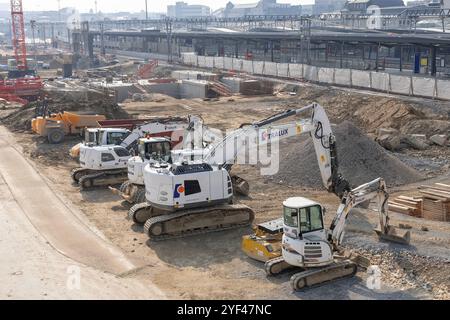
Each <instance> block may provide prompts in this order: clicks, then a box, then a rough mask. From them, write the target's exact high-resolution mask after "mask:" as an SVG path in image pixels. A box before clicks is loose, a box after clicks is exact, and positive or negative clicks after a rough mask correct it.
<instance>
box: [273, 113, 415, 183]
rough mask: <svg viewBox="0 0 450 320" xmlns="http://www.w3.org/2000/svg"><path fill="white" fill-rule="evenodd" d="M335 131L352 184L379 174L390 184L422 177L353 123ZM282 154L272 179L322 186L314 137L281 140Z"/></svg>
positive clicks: (345, 172) (343, 168) (343, 167)
mask: <svg viewBox="0 0 450 320" xmlns="http://www.w3.org/2000/svg"><path fill="white" fill-rule="evenodd" d="M334 134H335V135H336V141H337V146H338V160H339V168H340V169H339V170H340V172H341V173H342V174H343V176H344V177H345V178H346V179H347V180H348V181H349V182H350V183H351V185H352V186H353V187H356V186H358V185H361V184H363V183H366V182H369V181H371V180H373V179H376V178H378V177H383V178H384V179H385V180H386V183H387V184H388V185H390V186H395V185H402V184H407V183H412V182H416V181H419V180H421V179H423V177H422V175H421V174H420V173H419V172H417V171H416V170H414V169H412V168H410V167H408V166H407V165H406V164H404V163H403V162H401V161H400V160H399V159H397V158H395V157H394V156H392V155H391V154H389V153H388V152H387V151H386V150H384V149H383V148H382V147H380V146H379V145H378V144H377V143H376V142H374V141H373V140H372V139H370V138H369V137H368V136H366V135H365V134H363V133H362V132H361V131H360V130H359V129H358V128H357V127H355V126H354V125H353V124H352V123H350V122H348V121H344V122H343V123H341V124H340V125H339V126H337V127H335V128H334ZM280 154H281V155H282V156H281V159H280V170H279V172H278V174H277V175H275V176H273V177H272V178H271V179H273V180H274V181H275V182H281V183H287V184H288V185H292V186H302V187H309V188H323V185H322V180H321V179H320V171H319V166H318V164H317V159H316V154H315V151H314V145H313V143H312V141H311V139H309V138H308V139H307V140H302V141H301V142H300V143H298V142H295V141H289V142H287V143H282V144H281V146H280Z"/></svg>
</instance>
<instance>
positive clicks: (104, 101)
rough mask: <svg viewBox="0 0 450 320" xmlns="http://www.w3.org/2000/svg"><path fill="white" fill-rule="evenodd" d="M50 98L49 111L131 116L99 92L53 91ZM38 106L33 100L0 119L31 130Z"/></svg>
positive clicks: (120, 116)
mask: <svg viewBox="0 0 450 320" xmlns="http://www.w3.org/2000/svg"><path fill="white" fill-rule="evenodd" d="M49 98H50V102H49V111H50V112H52V113H59V112H63V111H72V112H76V113H80V114H102V115H105V116H106V118H107V119H129V118H131V116H130V115H129V114H128V113H127V112H126V111H125V110H123V109H122V108H121V107H120V106H119V105H118V104H117V103H114V102H111V101H110V99H108V97H106V96H105V95H103V94H101V93H98V92H91V91H86V92H83V94H79V93H76V94H74V93H72V92H53V93H49ZM37 106H38V102H31V103H29V104H28V105H26V106H24V107H23V108H21V109H20V110H19V111H17V112H15V113H13V114H10V115H8V116H6V117H4V118H2V119H0V120H1V121H2V122H3V123H4V124H6V125H7V126H8V127H9V128H10V129H13V130H31V120H32V119H33V118H34V117H35V116H36V113H35V110H36V107H37Z"/></svg>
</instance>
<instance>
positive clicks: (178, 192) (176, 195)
mask: <svg viewBox="0 0 450 320" xmlns="http://www.w3.org/2000/svg"><path fill="white" fill-rule="evenodd" d="M183 193H184V186H183V185H182V184H176V185H175V190H174V191H173V198H174V199H178V198H179V197H180V196H181V195H182V194H183Z"/></svg>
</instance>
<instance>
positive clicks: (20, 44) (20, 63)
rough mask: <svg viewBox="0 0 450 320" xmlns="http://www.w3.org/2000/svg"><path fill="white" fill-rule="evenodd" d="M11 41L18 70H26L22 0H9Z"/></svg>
mask: <svg viewBox="0 0 450 320" xmlns="http://www.w3.org/2000/svg"><path fill="white" fill-rule="evenodd" d="M11 24H12V42H13V47H14V54H15V58H16V63H17V69H18V70H27V69H28V65H27V47H26V42H25V39H26V35H25V24H24V17H23V5H22V0H11Z"/></svg>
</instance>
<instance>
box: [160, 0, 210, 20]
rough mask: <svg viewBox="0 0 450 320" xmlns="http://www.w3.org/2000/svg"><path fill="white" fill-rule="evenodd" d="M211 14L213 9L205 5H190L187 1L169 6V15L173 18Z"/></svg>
mask: <svg viewBox="0 0 450 320" xmlns="http://www.w3.org/2000/svg"><path fill="white" fill-rule="evenodd" d="M209 15H211V9H210V8H209V7H208V6H203V5H190V4H187V3H186V2H177V3H176V4H175V5H170V6H167V16H168V17H171V18H196V17H207V16H209Z"/></svg>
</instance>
